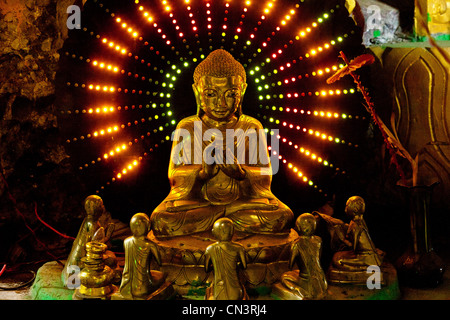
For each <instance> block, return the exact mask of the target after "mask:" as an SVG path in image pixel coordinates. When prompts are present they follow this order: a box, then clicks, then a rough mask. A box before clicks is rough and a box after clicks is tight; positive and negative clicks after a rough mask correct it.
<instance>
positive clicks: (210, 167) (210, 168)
mask: <svg viewBox="0 0 450 320" xmlns="http://www.w3.org/2000/svg"><path fill="white" fill-rule="evenodd" d="M217 173H219V167H218V166H217V165H216V164H215V163H213V164H207V163H206V162H205V161H203V162H202V169H201V170H200V172H199V173H198V175H199V177H200V179H202V180H207V179H211V178H213V177H214V176H215V175H217Z"/></svg>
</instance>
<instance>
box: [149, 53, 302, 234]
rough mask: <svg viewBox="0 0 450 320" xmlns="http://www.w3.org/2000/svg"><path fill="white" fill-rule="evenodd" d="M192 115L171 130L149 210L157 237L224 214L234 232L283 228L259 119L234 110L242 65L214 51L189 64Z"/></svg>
mask: <svg viewBox="0 0 450 320" xmlns="http://www.w3.org/2000/svg"><path fill="white" fill-rule="evenodd" d="M192 87H193V90H194V93H195V98H196V102H197V114H196V115H193V116H190V117H187V118H185V119H183V120H181V121H180V122H179V124H178V126H177V129H176V130H175V132H174V135H173V136H172V140H173V145H172V153H171V160H170V164H169V172H168V175H169V181H170V186H171V189H170V193H169V195H168V196H167V197H166V198H165V199H164V201H163V202H162V203H161V204H160V205H159V206H158V207H157V208H156V209H155V210H154V212H153V213H152V215H151V220H152V226H153V232H154V234H155V235H156V236H157V237H171V236H180V235H188V234H193V233H197V232H202V231H208V230H211V228H212V226H213V224H214V222H215V221H216V220H217V219H219V218H221V217H227V218H229V219H230V220H231V221H232V222H233V224H234V227H235V230H237V231H242V232H247V233H268V234H271V233H287V232H288V231H289V227H290V223H291V221H292V219H293V213H292V211H291V210H290V209H289V208H288V207H287V206H286V205H285V204H283V203H282V202H281V201H279V200H278V199H277V198H276V197H275V196H274V195H273V194H272V192H271V190H270V185H271V179H272V166H271V163H270V161H269V156H268V151H267V141H266V136H265V134H263V133H264V130H263V127H262V125H261V123H260V122H259V121H257V120H256V119H254V118H252V117H250V116H247V115H245V114H243V113H242V99H243V95H244V93H245V89H246V87H247V84H246V74H245V70H244V67H243V66H242V65H241V64H240V63H239V62H238V61H236V60H235V59H234V58H233V57H232V56H231V54H229V53H228V52H227V51H225V50H221V49H219V50H215V51H213V52H212V53H210V54H209V56H208V57H207V58H206V59H205V60H203V61H202V62H201V63H200V64H199V65H198V66H197V67H196V69H195V72H194V84H193V86H192Z"/></svg>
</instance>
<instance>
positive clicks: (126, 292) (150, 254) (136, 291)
mask: <svg viewBox="0 0 450 320" xmlns="http://www.w3.org/2000/svg"><path fill="white" fill-rule="evenodd" d="M150 226H151V225H150V219H149V217H148V216H147V215H146V214H144V213H136V214H135V215H134V216H133V217H132V218H131V221H130V229H131V232H132V234H133V235H132V236H130V237H128V238H126V239H125V241H124V248H125V266H124V269H123V274H122V282H121V284H120V288H119V292H120V294H121V295H122V297H123V298H125V299H134V300H136V299H148V297H149V296H150V295H151V294H152V293H153V292H155V291H156V290H157V289H158V288H160V287H161V286H162V285H163V283H164V277H163V273H162V272H160V271H156V270H150V262H151V260H152V258H155V260H156V262H157V263H158V264H159V265H161V256H160V253H159V251H158V247H157V246H156V244H155V243H153V242H152V241H150V240H149V239H148V238H147V234H148V232H149V231H150Z"/></svg>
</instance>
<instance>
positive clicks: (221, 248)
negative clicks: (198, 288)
mask: <svg viewBox="0 0 450 320" xmlns="http://www.w3.org/2000/svg"><path fill="white" fill-rule="evenodd" d="M212 233H213V236H214V237H215V238H216V239H217V240H218V242H216V243H213V244H211V245H209V246H208V247H207V248H206V251H205V270H206V272H209V271H210V266H211V265H212V266H213V268H214V281H213V283H212V285H211V286H210V287H208V289H207V291H206V299H207V300H248V296H247V292H246V290H245V287H244V285H243V284H242V283H241V281H240V278H239V267H241V268H242V269H245V268H246V267H247V258H246V253H245V249H244V247H243V246H242V245H241V244H239V243H235V242H232V241H231V239H232V237H233V233H234V226H233V221H231V220H230V219H228V218H220V219H219V220H217V221H216V222H215V223H214V226H213V229H212Z"/></svg>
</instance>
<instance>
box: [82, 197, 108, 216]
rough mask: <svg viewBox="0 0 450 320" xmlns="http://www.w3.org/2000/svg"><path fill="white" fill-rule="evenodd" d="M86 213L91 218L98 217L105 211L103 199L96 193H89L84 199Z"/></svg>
mask: <svg viewBox="0 0 450 320" xmlns="http://www.w3.org/2000/svg"><path fill="white" fill-rule="evenodd" d="M84 209H85V210H86V214H87V215H88V216H90V217H93V218H99V217H100V216H101V215H102V214H103V213H104V212H105V206H104V205H103V200H102V198H100V197H99V196H97V195H90V196H88V197H87V198H86V200H84Z"/></svg>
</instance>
